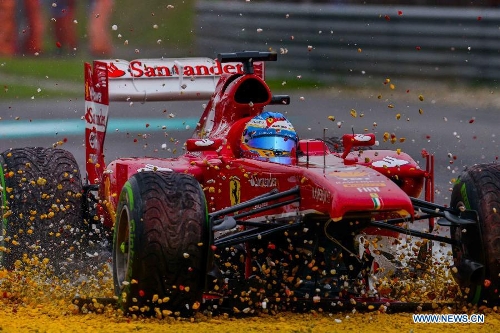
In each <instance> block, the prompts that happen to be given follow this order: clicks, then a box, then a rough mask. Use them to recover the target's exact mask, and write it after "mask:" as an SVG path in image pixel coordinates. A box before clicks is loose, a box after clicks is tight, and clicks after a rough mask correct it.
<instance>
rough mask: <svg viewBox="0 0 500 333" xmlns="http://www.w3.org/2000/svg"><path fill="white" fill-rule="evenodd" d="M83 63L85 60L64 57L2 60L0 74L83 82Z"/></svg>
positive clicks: (0, 61) (0, 59)
mask: <svg viewBox="0 0 500 333" xmlns="http://www.w3.org/2000/svg"><path fill="white" fill-rule="evenodd" d="M83 63H84V60H83V59H76V58H63V57H60V58H59V57H57V58H44V57H15V58H0V74H2V73H3V74H9V75H15V76H17V77H19V78H27V79H29V78H30V77H34V78H50V79H56V80H67V81H71V82H83ZM0 81H1V76H0Z"/></svg>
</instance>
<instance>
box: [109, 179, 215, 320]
mask: <svg viewBox="0 0 500 333" xmlns="http://www.w3.org/2000/svg"><path fill="white" fill-rule="evenodd" d="M207 258H208V225H207V205H206V200H205V195H204V193H203V190H202V188H201V186H200V184H199V183H198V181H197V180H196V179H195V178H193V177H192V176H190V175H187V174H182V173H176V172H154V171H146V172H139V173H137V174H135V175H133V176H132V177H131V178H130V179H129V180H128V181H127V182H126V183H125V185H124V186H123V189H122V191H121V194H120V198H119V202H118V208H117V215H116V223H115V230H114V240H113V281H114V286H115V294H116V296H117V297H118V303H119V307H120V308H121V309H122V310H123V311H124V312H125V313H126V314H128V315H134V314H135V315H156V316H157V317H162V316H166V315H170V314H174V315H177V316H189V315H191V314H192V313H193V311H194V310H196V309H197V308H198V307H199V305H200V303H201V301H202V295H203V290H204V286H205V277H206V267H207ZM164 311H166V312H164Z"/></svg>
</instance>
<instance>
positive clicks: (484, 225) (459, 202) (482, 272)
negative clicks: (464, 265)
mask: <svg viewBox="0 0 500 333" xmlns="http://www.w3.org/2000/svg"><path fill="white" fill-rule="evenodd" d="M450 206H451V207H452V208H458V209H461V208H462V209H463V208H466V209H471V210H475V211H476V212H477V213H478V217H479V222H478V224H477V225H465V226H452V227H450V234H451V238H452V239H454V240H457V241H459V242H460V245H457V246H453V247H452V248H453V259H454V262H455V266H456V267H459V266H460V262H461V261H462V259H463V258H467V259H470V260H473V261H476V262H478V263H481V264H483V265H484V267H483V268H480V269H477V270H476V271H475V273H473V274H472V276H471V277H470V278H466V279H464V276H461V274H460V273H461V272H460V270H459V271H458V272H455V277H456V280H457V281H458V283H459V285H460V287H461V289H462V290H463V291H465V292H464V298H465V300H466V301H467V302H469V303H472V304H479V305H483V304H484V305H492V304H497V303H498V302H499V300H500V298H499V293H498V290H499V288H500V276H499V274H500V164H478V165H474V166H472V167H469V168H467V169H466V170H465V171H464V172H463V173H462V174H461V175H460V177H459V178H458V180H457V182H456V183H455V185H454V186H453V192H452V195H451V203H450Z"/></svg>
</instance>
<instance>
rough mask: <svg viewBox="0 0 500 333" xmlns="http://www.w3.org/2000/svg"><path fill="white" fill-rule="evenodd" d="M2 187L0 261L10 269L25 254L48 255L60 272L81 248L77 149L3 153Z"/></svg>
mask: <svg viewBox="0 0 500 333" xmlns="http://www.w3.org/2000/svg"><path fill="white" fill-rule="evenodd" d="M0 165H1V166H2V167H1V171H0V181H1V185H2V188H3V191H2V213H3V214H2V217H3V221H2V222H3V223H2V230H1V231H2V235H3V238H2V242H3V244H0V245H2V246H4V250H5V251H3V252H0V255H2V253H3V257H2V258H1V261H0V263H1V265H2V266H4V267H5V268H7V269H12V268H13V267H14V264H15V262H16V261H17V260H22V259H23V256H24V255H27V256H28V257H29V258H31V257H32V256H37V257H38V258H40V259H43V258H48V259H49V260H50V261H49V262H50V265H51V266H52V267H53V269H54V271H55V272H61V269H63V266H64V265H65V264H66V263H67V262H68V261H73V260H74V255H75V252H77V246H76V244H75V243H78V241H77V240H75V239H76V237H78V235H77V234H78V228H79V226H80V225H81V224H82V215H83V214H82V201H81V200H82V199H81V197H82V181H81V176H80V169H79V167H78V163H77V162H76V160H75V158H74V157H73V155H72V154H71V153H70V152H68V151H66V150H62V149H55V148H41V147H28V148H16V149H9V150H6V151H4V152H3V153H1V154H0Z"/></svg>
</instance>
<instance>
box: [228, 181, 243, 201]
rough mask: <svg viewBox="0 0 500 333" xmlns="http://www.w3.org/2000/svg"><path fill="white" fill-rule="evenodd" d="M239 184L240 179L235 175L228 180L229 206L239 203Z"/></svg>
mask: <svg viewBox="0 0 500 333" xmlns="http://www.w3.org/2000/svg"><path fill="white" fill-rule="evenodd" d="M240 194H241V186H240V180H239V179H238V178H236V177H234V178H232V179H231V180H230V181H229V196H230V198H231V206H234V205H236V204H239V203H240Z"/></svg>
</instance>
